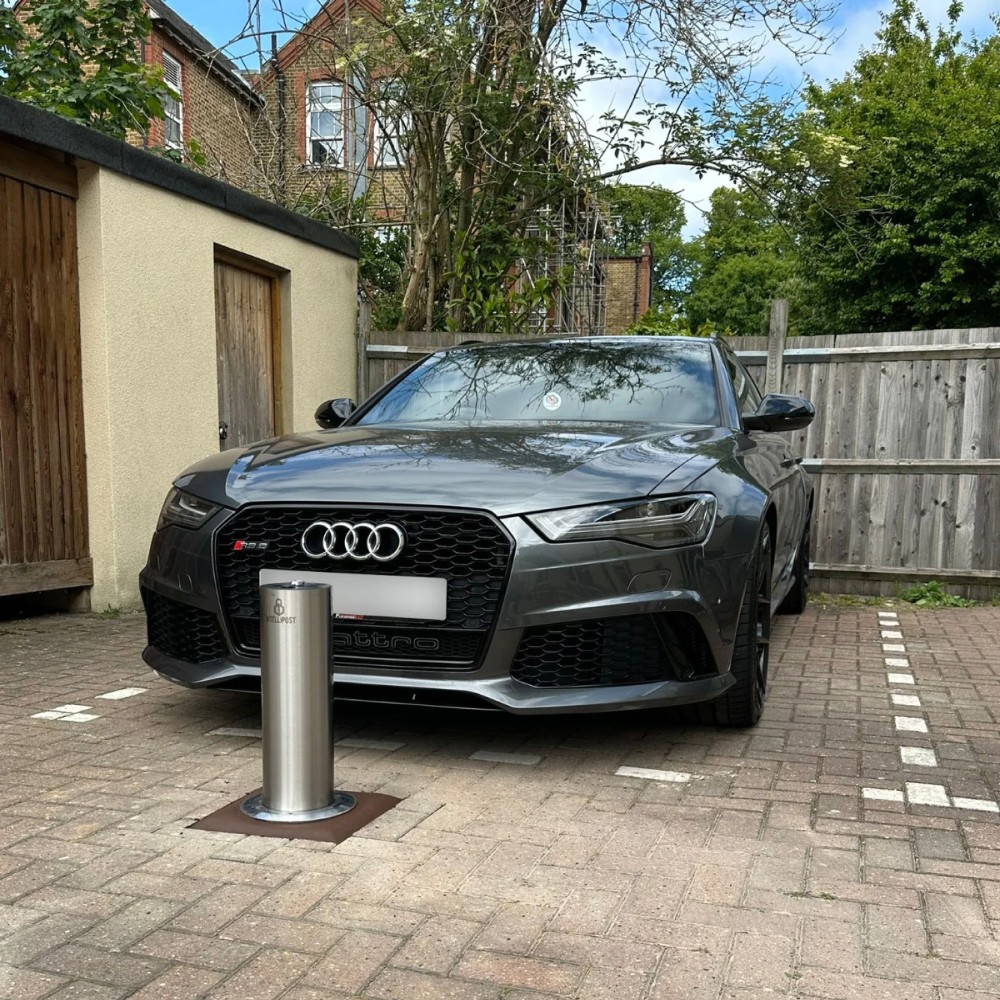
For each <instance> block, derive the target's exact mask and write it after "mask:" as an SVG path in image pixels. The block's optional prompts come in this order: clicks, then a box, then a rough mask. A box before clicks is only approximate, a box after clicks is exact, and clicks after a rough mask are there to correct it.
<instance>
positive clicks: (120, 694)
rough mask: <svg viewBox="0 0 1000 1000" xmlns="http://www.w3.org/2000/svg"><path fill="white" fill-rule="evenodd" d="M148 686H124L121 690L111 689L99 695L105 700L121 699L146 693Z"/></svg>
mask: <svg viewBox="0 0 1000 1000" xmlns="http://www.w3.org/2000/svg"><path fill="white" fill-rule="evenodd" d="M148 690H149V689H148V688H122V689H121V690H120V691H109V692H108V693H107V694H99V695H98V696H97V697H98V698H101V699H102V700H104V701H121V700H122V699H123V698H134V697H135V696H136V695H137V694H145V693H146V692H147V691H148Z"/></svg>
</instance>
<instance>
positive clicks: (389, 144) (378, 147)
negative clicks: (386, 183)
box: [372, 79, 410, 167]
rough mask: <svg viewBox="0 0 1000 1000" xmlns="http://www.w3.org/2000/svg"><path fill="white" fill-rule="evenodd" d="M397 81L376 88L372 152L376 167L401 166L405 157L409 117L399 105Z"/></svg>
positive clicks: (400, 89) (385, 82)
mask: <svg viewBox="0 0 1000 1000" xmlns="http://www.w3.org/2000/svg"><path fill="white" fill-rule="evenodd" d="M401 95H402V85H401V83H400V81H399V80H395V79H393V80H382V81H380V82H379V83H378V85H377V91H376V95H375V97H376V107H375V114H374V115H373V116H372V117H373V118H374V127H373V136H372V153H373V160H374V164H375V166H376V167H398V166H401V165H402V164H403V163H404V162H405V160H406V156H405V153H404V150H403V136H404V135H405V134H406V133H407V131H408V130H409V127H410V119H409V115H407V113H406V111H405V109H404V108H403V106H402V101H401V99H400V98H401Z"/></svg>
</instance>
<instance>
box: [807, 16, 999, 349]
mask: <svg viewBox="0 0 1000 1000" xmlns="http://www.w3.org/2000/svg"><path fill="white" fill-rule="evenodd" d="M960 11H961V8H960V6H959V5H958V4H953V5H952V6H951V8H950V9H949V12H948V25H947V26H946V27H944V28H939V29H938V30H937V31H936V32H932V31H931V30H930V28H929V27H928V25H927V23H926V21H925V20H924V19H923V17H922V16H921V15H919V14H918V13H917V11H916V8H915V6H914V4H913V3H912V2H911V0H897V3H896V6H895V8H894V9H893V11H892V12H891V13H889V14H888V15H886V16H885V17H884V18H883V26H882V30H881V31H880V32H879V34H878V45H877V46H876V47H875V48H873V49H872V50H870V51H866V52H863V53H862V54H861V56H860V57H859V58H858V60H857V62H856V63H855V65H854V68H853V69H852V70H851V71H850V72H849V73H848V74H847V75H846V76H845V77H844V79H843V80H840V81H837V82H835V83H833V84H831V85H830V86H827V87H821V86H818V85H813V86H811V87H809V89H808V91H807V94H806V97H807V103H808V108H807V110H806V112H805V114H804V116H803V118H802V122H803V125H804V127H803V130H802V131H803V139H802V144H801V149H802V150H803V151H804V155H805V156H806V158H807V159H808V160H809V161H810V166H811V168H812V173H813V176H812V185H813V188H812V190H809V191H807V192H806V197H805V200H804V201H803V208H804V211H803V215H802V218H801V222H800V225H799V234H800V238H799V243H800V256H801V261H802V263H801V272H802V273H803V274H808V275H809V276H810V279H811V280H813V281H814V282H815V283H816V285H817V290H818V292H819V294H820V296H821V298H822V301H823V303H824V306H825V311H826V315H827V319H828V322H827V328H828V329H830V331H831V332H836V331H849V330H858V331H864V330H886V329H895V330H899V329H910V328H915V327H934V326H947V327H965V326H993V325H996V324H997V322H998V320H1000V185H998V178H1000V154H998V150H1000V38H998V37H997V36H996V35H995V34H994V35H993V36H991V37H989V38H987V39H986V40H984V41H973V42H965V41H963V40H962V38H961V36H960V34H959V32H958V31H957V29H956V27H955V23H956V21H957V18H958V16H959V14H960Z"/></svg>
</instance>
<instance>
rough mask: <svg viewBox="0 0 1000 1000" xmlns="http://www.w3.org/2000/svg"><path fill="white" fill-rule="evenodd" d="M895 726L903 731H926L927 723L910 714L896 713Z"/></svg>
mask: <svg viewBox="0 0 1000 1000" xmlns="http://www.w3.org/2000/svg"><path fill="white" fill-rule="evenodd" d="M896 728H897V729H898V730H900V731H901V732H904V733H926V732H927V723H926V722H925V721H924V720H923V719H916V718H914V717H913V716H910V715H897V716H896Z"/></svg>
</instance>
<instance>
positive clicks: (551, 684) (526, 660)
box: [511, 614, 713, 688]
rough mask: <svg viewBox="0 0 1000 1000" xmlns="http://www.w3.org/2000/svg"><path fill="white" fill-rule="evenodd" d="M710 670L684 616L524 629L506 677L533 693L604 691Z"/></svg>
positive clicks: (693, 626) (704, 647) (694, 628)
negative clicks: (567, 689)
mask: <svg viewBox="0 0 1000 1000" xmlns="http://www.w3.org/2000/svg"><path fill="white" fill-rule="evenodd" d="M712 669H713V666H712V658H711V654H710V651H709V649H708V644H707V643H706V641H705V637H704V635H703V634H702V632H701V629H700V628H699V627H698V625H697V623H696V622H695V620H694V619H693V618H691V617H690V616H689V615H684V614H674V615H624V616H621V617H618V618H597V619H592V620H590V621H582V622H565V623H562V624H559V625H543V626H536V627H534V628H529V629H527V630H526V631H525V633H524V636H523V637H522V639H521V644H520V645H519V646H518V650H517V656H516V657H515V659H514V666H513V667H512V668H511V676H512V677H513V678H514V679H515V680H519V681H522V682H523V683H525V684H530V685H531V686H532V687H543V688H558V687H608V686H611V685H614V684H651V683H655V682H657V681H668V680H688V679H690V678H692V677H695V676H698V675H704V674H706V673H708V672H710V671H711V670H712Z"/></svg>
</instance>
